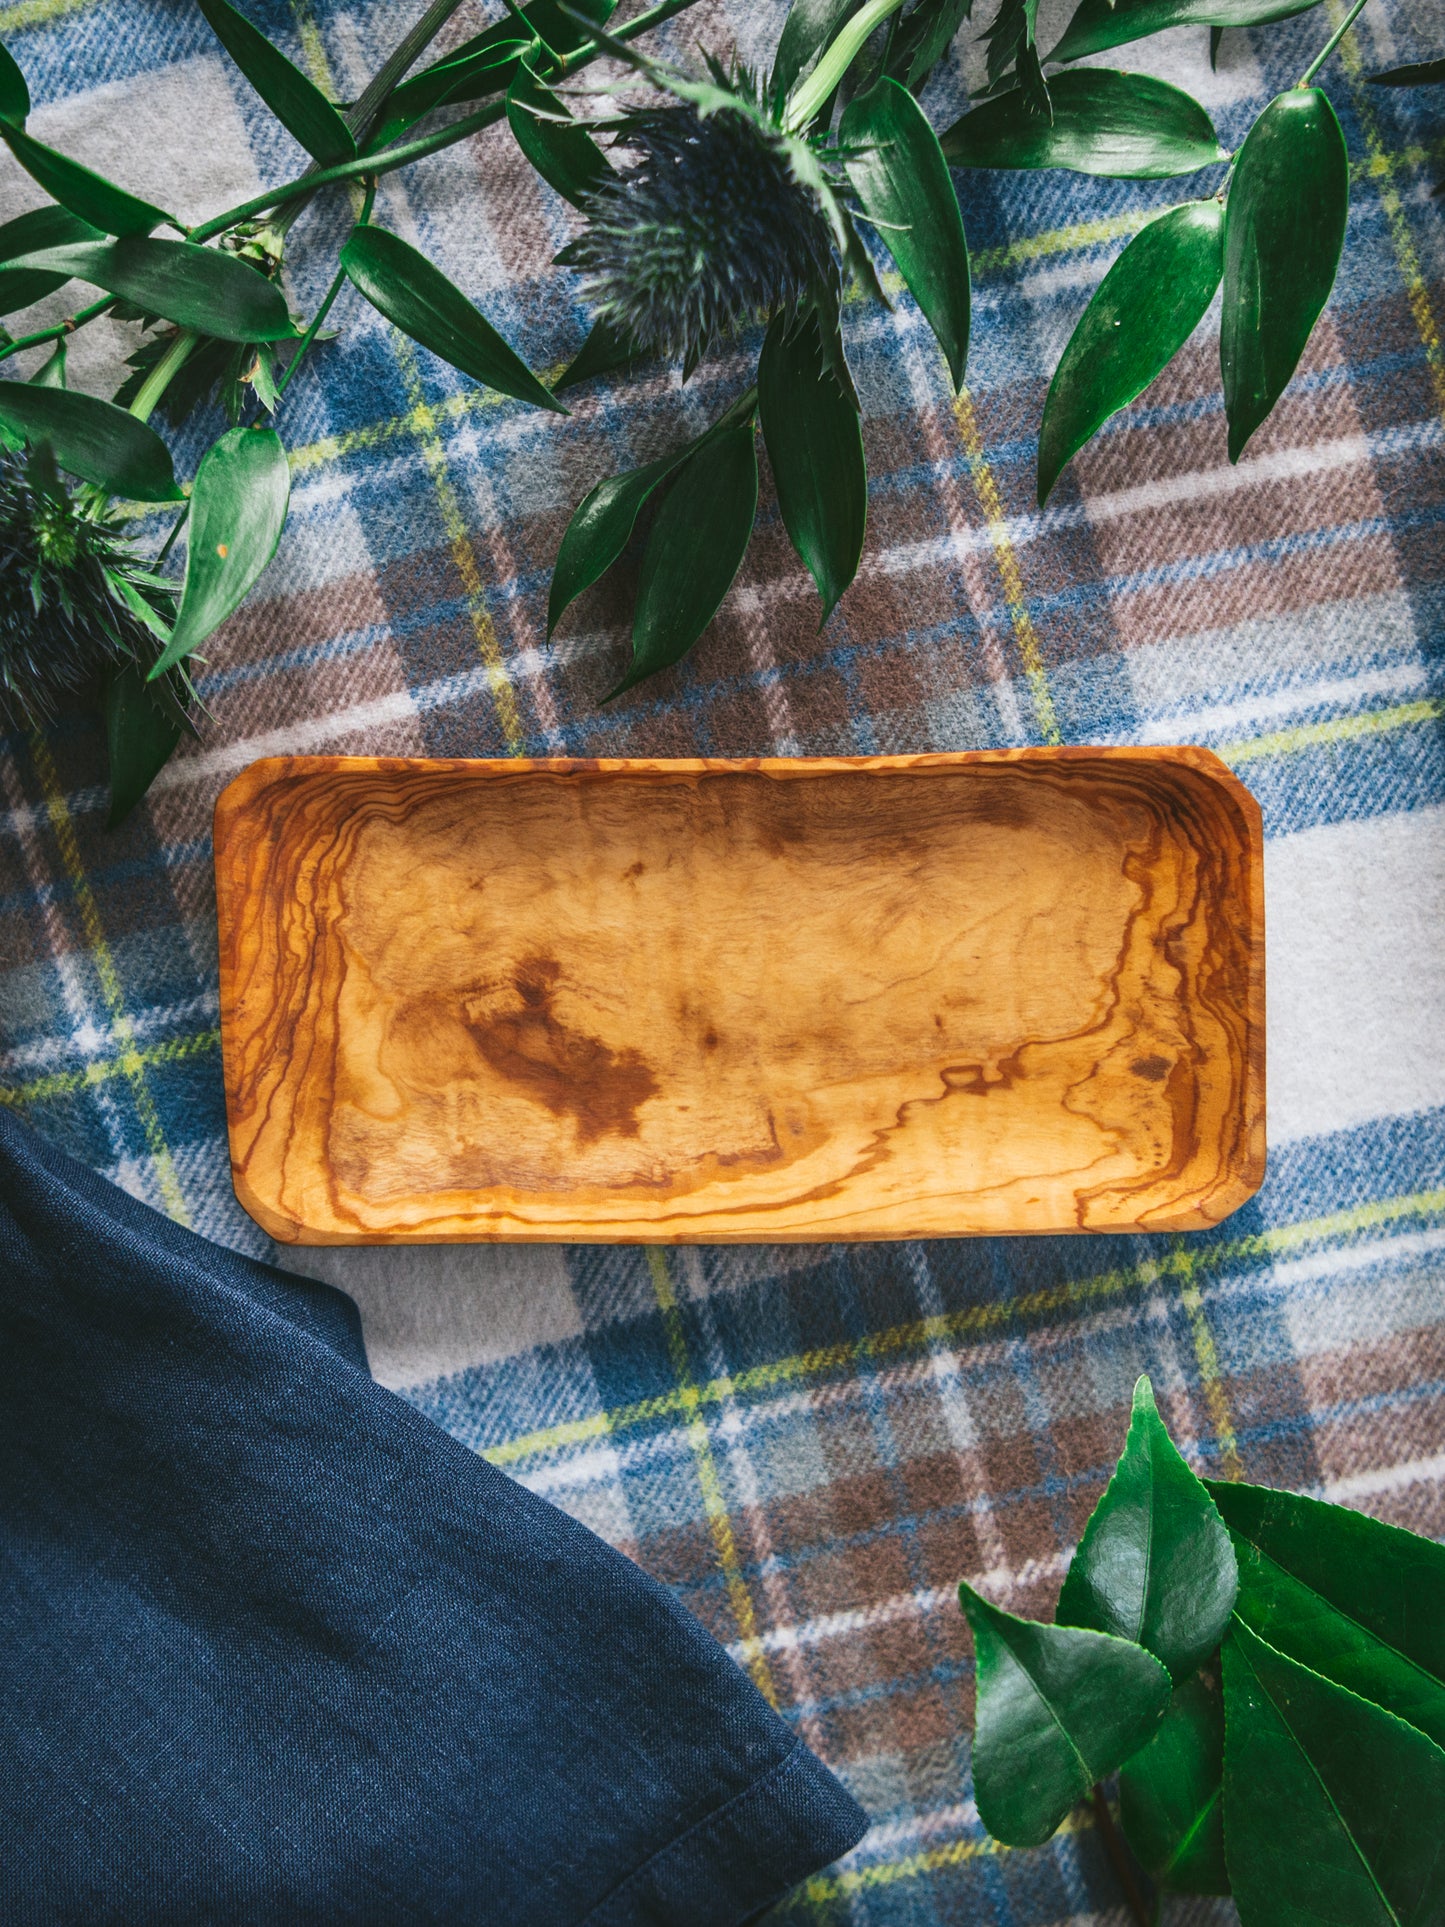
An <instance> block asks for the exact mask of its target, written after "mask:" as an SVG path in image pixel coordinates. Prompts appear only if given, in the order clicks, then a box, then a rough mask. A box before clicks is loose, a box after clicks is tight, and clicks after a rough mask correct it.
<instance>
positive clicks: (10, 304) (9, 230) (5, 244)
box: [0, 202, 101, 315]
mask: <svg viewBox="0 0 1445 1927" xmlns="http://www.w3.org/2000/svg"><path fill="white" fill-rule="evenodd" d="M100 238H101V236H100V229H99V228H93V227H92V226H91V225H90V223H89V222H88V221H81V220H77V219H76V217H75V215H73V214H72V213H71V212H70V210H69V208H64V207H57V206H56V205H55V203H54V202H51V204H50V205H49V206H48V207H37V208H32V209H31V211H30V213H29V214H21V215H19V216H18V217H17V218H16V219H15V220H13V221H7V222H6V223H5V225H4V226H3V227H0V263H9V262H11V261H14V260H16V259H18V257H19V256H20V255H22V254H33V253H35V252H36V251H38V250H39V249H41V248H56V247H63V246H64V245H66V243H68V242H71V241H98V240H99V239H100ZM64 285H65V276H64V275H63V274H35V273H33V272H32V271H31V270H30V269H29V268H11V267H9V266H8V265H0V315H7V314H14V313H15V311H16V310H17V309H18V308H28V307H31V306H32V305H33V304H34V303H35V302H37V301H43V300H44V299H45V297H46V295H48V294H53V293H54V292H55V290H56V289H57V288H61V287H64Z"/></svg>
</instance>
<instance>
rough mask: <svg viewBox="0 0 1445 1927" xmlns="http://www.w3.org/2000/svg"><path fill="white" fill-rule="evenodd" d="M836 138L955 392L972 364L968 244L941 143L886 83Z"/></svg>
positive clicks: (850, 114) (849, 113)
mask: <svg viewBox="0 0 1445 1927" xmlns="http://www.w3.org/2000/svg"><path fill="white" fill-rule="evenodd" d="M838 138H839V141H840V142H841V144H842V145H843V146H844V148H846V149H851V150H853V151H852V152H851V153H850V154H849V156H848V159H847V161H846V167H847V171H848V178H849V180H850V181H851V182H852V184H853V188H854V191H855V193H856V194H857V196H858V199H859V201H860V202H861V203H862V207H863V212H864V214H865V215H867V217H868V218H869V220H872V221H876V222H877V223H878V224H879V227H880V230H881V232H882V236H883V239H884V241H885V243H886V244H887V247H888V251H889V253H890V254H891V255H892V256H893V259H894V260H895V261H896V262H897V264H898V272H899V273H900V274H901V275H902V276H903V279H904V280H905V281H906V282H907V284H908V288H909V292H910V293H911V294H912V296H913V298H914V300H915V301H916V302H917V303H918V305H919V307H920V308H921V309H922V310H923V313H924V315H925V317H926V318H927V321H928V325H929V326H930V327H931V328H932V330H933V332H934V334H935V335H936V336H937V337H938V345H939V346H940V347H941V348H942V350H943V353H944V358H945V359H946V361H947V362H948V368H949V373H950V374H951V375H952V376H953V385H954V387H955V389H957V388H959V387H960V386H961V385H962V383H963V371H964V365H965V363H966V361H967V359H968V313H969V274H968V246H967V243H966V242H965V241H964V238H963V216H962V215H961V214H960V213H959V211H958V196H957V195H956V194H955V193H954V191H953V183H952V182H951V181H950V180H949V178H948V167H947V164H946V162H945V161H944V158H943V155H942V154H941V153H940V152H939V147H938V137H937V135H936V134H935V133H934V131H933V129H932V128H931V127H930V126H929V124H928V120H927V117H926V116H925V114H924V112H923V109H922V108H921V107H920V106H919V105H918V102H917V101H916V100H915V99H914V98H913V96H912V94H910V93H909V91H908V89H907V88H906V87H900V86H899V84H898V82H897V81H896V80H889V79H887V78H884V79H883V80H880V81H879V82H878V83H877V85H876V86H874V87H870V88H869V90H868V92H867V93H866V94H863V95H861V96H860V97H859V98H858V99H856V100H853V101H850V102H849V104H848V106H847V107H846V108H845V109H844V112H843V118H842V121H841V122H840V124H839V129H838Z"/></svg>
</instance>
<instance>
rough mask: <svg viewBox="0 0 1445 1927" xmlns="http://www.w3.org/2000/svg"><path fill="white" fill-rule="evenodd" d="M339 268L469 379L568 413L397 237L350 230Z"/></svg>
mask: <svg viewBox="0 0 1445 1927" xmlns="http://www.w3.org/2000/svg"><path fill="white" fill-rule="evenodd" d="M341 265H342V267H343V268H345V270H346V274H347V278H348V279H349V280H350V281H351V283H352V285H353V286H354V287H356V288H358V289H359V290H360V291H361V293H362V294H364V295H365V296H366V298H367V300H368V301H369V302H370V303H371V305H372V307H373V308H375V309H376V310H377V312H378V313H379V314H383V315H385V317H386V319H387V320H388V321H389V322H391V324H392V325H393V327H396V328H400V330H401V332H402V333H403V334H404V335H410V336H411V338H412V340H413V341H419V342H420V343H421V345H422V347H423V348H430V349H431V351H432V353H433V354H434V355H440V356H441V358H442V360H443V361H449V362H450V363H451V364H452V366H453V367H454V368H459V369H460V370H461V371H462V373H463V374H464V375H470V376H471V377H472V379H473V381H480V382H484V383H485V384H486V386H487V387H488V388H495V389H496V390H497V392H498V393H499V394H502V395H514V396H515V397H516V399H517V400H518V401H525V402H531V403H532V404H533V405H534V406H535V407H537V408H550V409H552V410H553V411H554V412H555V413H556V414H558V415H565V414H566V413H567V410H566V409H565V408H564V407H563V406H562V404H561V402H559V401H555V400H554V399H553V398H552V396H551V395H550V394H549V393H548V392H547V390H546V389H545V388H544V387H543V386H542V384H541V382H540V381H538V379H537V377H536V376H535V375H534V374H533V373H532V371H531V369H530V368H529V367H528V366H527V364H526V362H524V361H523V360H522V359H521V357H520V356H519V355H518V354H517V353H516V352H515V350H514V349H512V348H510V347H509V346H508V345H507V343H506V342H505V341H504V340H503V339H502V337H501V336H500V335H499V334H498V333H497V331H496V329H495V328H494V327H493V326H492V324H491V322H490V321H488V319H487V317H486V316H485V315H484V314H483V313H482V312H481V310H480V309H478V308H474V307H473V306H472V304H471V302H470V301H468V299H467V297H466V296H465V295H464V294H463V293H462V291H461V289H460V288H459V287H457V286H456V285H455V284H454V283H453V282H451V281H448V279H447V277H446V276H445V275H444V274H443V273H442V271H441V269H440V268H435V267H433V266H432V264H431V262H430V261H428V260H427V258H426V256H425V255H424V254H419V253H418V252H417V250H416V249H415V248H414V247H410V246H409V245H408V244H407V243H406V242H405V241H403V240H402V239H401V237H400V236H399V235H396V234H388V233H387V232H386V230H385V229H384V228H375V227H358V228H353V229H352V231H351V238H350V240H349V241H348V242H347V243H346V246H345V247H344V248H343V249H342V250H341Z"/></svg>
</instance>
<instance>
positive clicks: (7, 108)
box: [0, 46, 30, 127]
mask: <svg viewBox="0 0 1445 1927" xmlns="http://www.w3.org/2000/svg"><path fill="white" fill-rule="evenodd" d="M29 112H30V89H29V88H28V87H27V86H26V84H25V76H24V74H22V73H21V71H20V66H19V63H18V62H17V60H16V58H15V56H14V54H12V53H11V51H10V49H9V48H8V47H4V46H0V120H8V121H10V122H12V123H13V124H14V125H15V126H16V127H21V126H23V125H24V123H25V116H26V115H27V114H28V113H29Z"/></svg>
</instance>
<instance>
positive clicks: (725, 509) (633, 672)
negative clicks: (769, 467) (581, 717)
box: [606, 416, 758, 702]
mask: <svg viewBox="0 0 1445 1927" xmlns="http://www.w3.org/2000/svg"><path fill="white" fill-rule="evenodd" d="M757 506H758V456H757V448H756V446H755V443H754V437H753V422H752V417H751V416H749V417H748V419H747V420H746V421H741V422H737V423H735V424H733V425H732V426H730V427H728V428H722V429H718V430H717V431H715V432H714V433H712V434H709V435H705V436H704V437H703V438H702V440H701V441H700V442H699V443H698V444H697V446H696V447H695V448H694V449H693V452H692V453H691V455H689V456H688V458H687V460H686V461H685V462H684V463H683V465H682V469H681V472H680V474H679V475H678V478H677V480H676V481H675V482H674V483H673V485H672V487H671V488H670V489H669V491H668V495H667V499H666V501H665V502H664V503H663V505H662V507H661V509H660V510H659V511H658V515H657V520H656V521H655V522H654V523H653V525H652V533H651V535H650V536H649V537H648V542H647V552H646V554H645V555H644V556H643V558H642V581H641V583H640V584H639V586H638V591H637V610H636V613H635V615H634V617H633V622H632V663H631V666H630V668H629V669H628V671H627V674H626V675H625V676H624V677H623V678H622V681H621V682H620V683H618V685H617V687H616V688H615V689H613V690H611V691H609V693H608V695H607V698H606V700H607V701H608V702H610V701H611V700H612V697H613V696H620V695H621V694H622V692H623V690H624V689H631V688H632V686H633V684H634V683H639V682H641V681H642V679H643V677H644V676H655V675H656V674H657V672H658V670H659V669H667V668H670V667H671V665H672V664H673V663H675V662H681V660H682V658H683V657H684V656H685V655H686V654H687V652H688V650H689V649H691V647H692V645H693V644H694V643H695V642H696V641H697V639H698V637H699V636H700V635H701V634H702V632H703V630H704V629H706V627H707V625H708V624H709V623H710V622H711V621H712V619H713V617H714V616H715V615H716V614H717V612H718V609H719V608H720V607H721V605H722V599H723V597H724V596H725V595H726V594H727V592H728V590H729V588H730V587H731V586H732V579H733V577H734V576H735V575H736V574H737V572H738V569H739V566H740V565H741V563H742V559H743V556H744V554H745V553H746V551H747V546H748V538H749V536H751V534H752V532H753V516H754V515H755V514H756V512H757Z"/></svg>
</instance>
